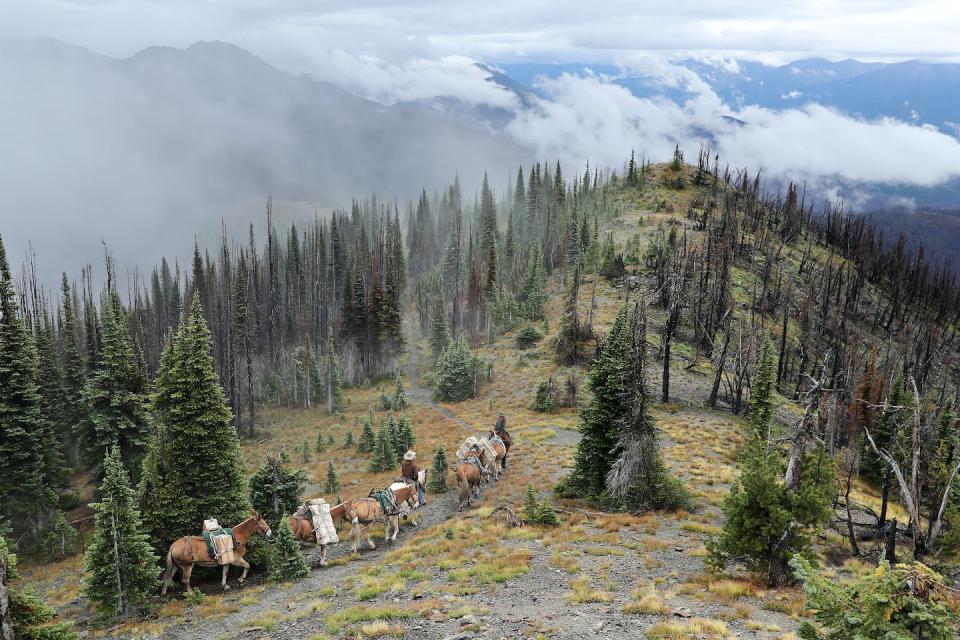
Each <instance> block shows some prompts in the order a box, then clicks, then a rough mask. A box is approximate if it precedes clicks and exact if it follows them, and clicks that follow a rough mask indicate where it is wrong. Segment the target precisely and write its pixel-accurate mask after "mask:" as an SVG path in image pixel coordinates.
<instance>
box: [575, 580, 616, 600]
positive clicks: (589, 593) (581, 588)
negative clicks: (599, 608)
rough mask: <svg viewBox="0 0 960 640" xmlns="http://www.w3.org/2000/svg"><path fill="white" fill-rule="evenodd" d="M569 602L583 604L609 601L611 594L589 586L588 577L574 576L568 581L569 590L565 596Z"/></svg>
mask: <svg viewBox="0 0 960 640" xmlns="http://www.w3.org/2000/svg"><path fill="white" fill-rule="evenodd" d="M566 599H567V602H568V603H570V604H583V603H586V602H610V601H611V600H612V599H613V596H612V595H610V594H609V593H607V592H606V591H602V590H600V589H594V588H593V587H591V586H590V579H589V578H587V577H581V578H575V579H574V580H571V581H570V591H569V592H568V593H567V596H566Z"/></svg>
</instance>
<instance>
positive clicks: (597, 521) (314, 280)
mask: <svg viewBox="0 0 960 640" xmlns="http://www.w3.org/2000/svg"><path fill="white" fill-rule="evenodd" d="M491 175H492V174H491ZM762 184H763V182H762V177H761V176H760V175H758V174H756V173H751V172H749V171H746V170H735V169H731V168H729V167H725V166H724V165H723V164H722V162H721V160H720V159H719V158H717V157H716V156H714V155H712V154H711V153H710V152H709V150H706V149H704V150H702V151H701V153H700V156H699V158H698V161H697V163H696V165H691V164H686V163H685V162H684V158H683V156H682V154H681V152H680V150H679V148H678V149H677V151H676V153H675V156H674V158H673V161H672V162H669V163H664V164H652V163H650V162H648V161H646V160H643V159H640V158H637V157H635V156H631V157H630V158H629V159H627V160H626V161H625V162H624V165H623V166H622V167H620V168H618V169H617V170H609V169H607V170H599V169H596V168H593V167H590V166H589V165H586V166H585V167H584V168H583V169H578V170H576V171H575V172H572V173H571V170H570V169H569V168H566V167H561V166H560V164H559V163H556V164H554V163H550V164H539V163H538V164H534V165H533V166H530V167H521V168H519V169H517V171H516V174H515V177H514V178H513V179H511V180H510V181H509V183H508V184H506V185H496V184H492V183H491V181H490V180H489V179H488V177H487V176H486V175H484V176H483V180H482V187H481V189H480V190H479V191H478V192H477V193H476V194H466V193H463V192H462V189H461V187H460V183H459V181H458V180H454V181H453V182H452V184H450V185H449V187H447V188H445V189H442V190H438V191H436V192H433V193H428V192H426V191H423V192H422V193H421V195H420V197H419V199H418V200H417V201H416V202H410V203H405V204H403V205H402V206H401V205H396V204H394V203H385V202H382V201H380V200H378V199H377V198H376V197H373V196H370V197H361V198H359V199H356V200H354V201H353V202H352V204H351V206H350V207H349V208H347V209H342V210H341V209H338V210H335V211H334V212H333V213H332V214H330V215H329V216H319V215H318V216H316V217H315V218H314V219H310V220H303V221H297V222H296V223H295V224H293V225H291V226H290V227H289V228H282V229H278V228H275V224H274V220H273V214H272V204H271V202H270V201H269V200H268V201H267V202H266V206H265V212H264V217H263V218H262V219H261V220H258V221H256V222H254V223H253V224H251V225H250V227H249V228H244V229H229V230H225V232H224V236H223V238H222V241H221V242H220V243H219V244H218V245H217V246H210V247H205V246H200V245H199V244H198V245H197V246H195V247H194V250H193V259H192V261H191V262H190V264H185V265H180V264H178V263H177V262H176V261H174V260H164V261H163V262H162V263H161V264H159V265H157V266H156V267H155V268H153V269H151V270H149V271H144V272H143V273H144V274H148V275H140V274H137V275H134V276H133V277H131V278H127V279H125V278H123V277H121V276H120V275H119V274H117V273H116V272H115V269H114V268H113V261H112V259H111V257H110V253H109V252H107V254H106V257H105V261H104V265H103V266H102V267H101V266H97V267H88V268H87V269H86V270H84V272H83V273H80V274H64V275H63V278H62V285H61V288H60V289H59V290H58V291H48V290H46V289H45V288H44V287H43V285H42V282H41V281H40V280H39V278H38V277H37V273H38V269H37V266H36V265H35V264H34V263H33V262H31V263H29V264H28V265H27V267H26V269H25V270H24V272H23V273H22V274H21V275H19V276H15V275H14V274H13V273H12V272H11V268H10V260H9V259H8V257H7V256H6V255H5V254H3V255H0V258H2V259H0V303H2V318H0V517H2V518H3V519H2V521H0V532H2V534H3V538H4V539H6V540H7V542H6V543H5V544H6V545H8V546H10V545H14V546H15V547H16V549H17V552H18V553H19V555H20V569H19V571H20V575H21V576H22V577H21V578H19V579H18V580H13V581H10V582H9V585H10V589H11V593H13V594H14V595H15V596H16V595H17V594H20V593H24V592H25V591H24V590H25V588H26V587H27V585H28V583H33V584H35V585H36V586H37V587H38V589H39V590H40V592H41V594H42V595H43V596H44V597H45V598H46V599H47V600H48V601H49V602H50V603H51V604H53V605H55V606H56V607H57V614H58V617H57V619H56V621H54V622H50V621H48V619H49V617H50V615H52V612H49V611H46V610H44V609H42V608H41V607H40V606H39V605H37V607H36V611H38V612H41V613H39V614H38V615H37V616H35V617H34V618H35V619H29V620H28V619H27V617H25V616H24V615H23V614H22V609H20V610H17V609H14V614H17V615H19V618H17V619H13V622H12V624H13V625H19V627H17V628H19V630H20V631H19V632H20V633H21V635H23V637H32V636H30V635H27V634H28V633H29V632H27V631H25V630H26V629H27V628H28V627H36V626H37V625H39V626H40V627H42V628H44V629H46V630H47V631H48V632H49V633H50V634H59V635H50V636H47V637H69V636H70V634H71V633H72V631H71V630H70V629H68V628H62V627H57V626H53V625H56V624H57V622H59V621H60V620H63V621H67V620H74V621H76V623H77V626H76V627H75V628H74V630H82V631H87V630H89V631H91V632H93V633H95V634H97V635H104V636H111V637H125V636H130V637H170V638H187V637H197V635H199V634H204V635H211V634H212V635H214V636H216V637H240V636H241V635H246V634H254V635H253V636H252V637H290V636H291V635H292V636H294V637H313V638H320V637H355V636H361V637H386V636H395V637H403V636H405V635H408V636H409V637H429V638H433V637H437V638H444V637H453V636H456V637H464V638H465V637H472V636H473V635H475V634H476V635H478V636H479V635H484V634H488V633H493V634H496V635H497V636H499V635H507V634H512V633H514V632H515V633H517V634H520V635H522V636H524V637H554V636H556V637H585V636H586V635H594V634H596V633H598V632H603V633H607V632H609V633H611V634H617V635H621V634H631V635H641V634H642V635H644V636H645V637H650V638H694V637H706V638H729V637H751V638H772V637H795V636H794V635H793V634H794V633H799V634H801V635H802V637H831V638H844V637H852V636H851V635H844V634H845V633H847V632H849V633H854V632H858V633H861V635H862V636H863V637H881V636H880V635H877V634H879V633H880V632H881V631H882V632H887V631H890V630H893V631H896V632H903V633H908V632H909V633H917V632H918V630H919V632H921V635H923V637H931V638H948V637H954V635H955V634H956V633H957V632H958V630H960V618H958V617H957V611H958V607H960V600H958V598H957V595H956V594H957V592H956V587H957V584H956V554H957V552H958V550H960V498H958V497H957V495H956V492H955V491H954V490H953V489H955V485H956V484H957V477H956V476H957V470H958V466H960V459H958V458H957V456H956V451H955V450H956V445H957V438H958V431H957V427H958V425H957V418H956V414H955V409H954V407H955V404H956V401H957V400H958V399H960V371H958V369H957V364H958V357H960V348H958V347H960V345H958V336H957V330H958V321H960V285H958V283H957V280H956V277H955V275H954V273H953V272H952V271H951V270H950V269H949V268H948V267H941V266H939V264H940V263H939V262H936V263H933V262H929V261H928V260H927V259H926V258H925V253H924V251H923V249H922V248H921V247H919V246H917V245H915V244H914V243H912V242H911V241H910V240H909V239H908V238H907V237H906V236H904V237H902V238H901V240H900V241H899V242H891V241H890V238H889V236H886V237H885V236H884V234H883V233H881V231H880V230H879V229H878V228H877V227H874V226H872V225H871V223H870V222H869V220H866V219H864V218H860V217H855V216H850V215H845V214H844V213H843V212H842V211H840V210H838V209H827V210H825V211H820V210H815V208H814V206H813V204H812V203H810V202H807V201H805V200H804V198H803V195H802V191H801V190H798V189H797V188H796V187H795V186H793V185H791V186H790V187H789V189H787V190H786V191H785V192H784V193H781V194H765V193H763V192H762V189H761V185H762ZM36 259H37V260H43V259H44V257H43V256H39V257H38V258H36ZM94 268H96V269H103V270H105V272H106V274H107V277H106V278H105V284H104V286H103V287H102V288H95V287H94V285H93V282H94V281H95V280H96V279H95V278H94V277H93V269H94ZM125 280H127V281H126V282H125ZM499 414H503V415H504V418H505V420H506V422H507V427H508V429H509V431H510V433H511V436H512V440H513V445H512V447H511V449H510V451H509V454H508V458H507V460H508V464H507V465H506V467H505V468H504V469H503V476H502V478H501V479H500V480H498V481H491V482H490V483H489V484H486V485H485V487H484V488H483V489H482V496H483V497H482V498H481V500H480V503H479V505H474V506H472V507H467V508H465V509H464V510H463V511H462V512H459V511H458V510H457V507H458V506H461V505H462V503H463V502H464V493H463V491H462V490H461V488H460V487H454V484H455V483H457V482H460V481H461V473H460V472H457V474H451V473H449V465H450V464H452V463H454V462H456V457H455V452H456V449H457V447H458V446H459V445H460V443H461V442H462V441H463V439H464V438H465V437H466V436H468V435H470V434H472V433H479V432H483V433H484V434H486V433H487V432H489V431H490V430H491V429H492V428H493V424H494V422H495V421H496V420H497V418H498V415H499ZM412 449H415V450H416V453H417V454H418V456H417V459H418V462H419V465H420V468H421V469H424V468H426V469H431V475H430V476H429V481H428V485H429V493H428V496H427V498H428V499H427V504H426V505H424V506H422V507H421V508H420V509H418V510H417V512H416V515H417V519H418V520H419V521H420V523H419V525H420V526H419V528H418V529H416V530H411V529H409V528H407V526H406V524H407V523H406V521H404V523H403V525H402V531H401V534H400V537H399V538H398V542H397V543H393V545H389V549H390V550H389V552H386V553H384V552H383V551H381V550H379V549H378V550H367V549H364V550H362V551H360V552H358V553H350V552H348V551H347V549H346V547H347V546H349V544H350V541H348V540H347V538H348V536H349V531H350V529H351V524H350V520H349V518H346V519H345V522H344V523H343V525H342V527H341V539H342V540H343V542H341V544H340V545H339V547H337V548H334V549H333V551H332V555H333V556H334V557H333V558H332V560H331V561H330V562H329V563H327V562H326V559H325V556H324V561H323V564H324V565H327V564H329V565H330V566H323V567H320V568H315V570H313V571H311V570H310V567H309V566H308V565H316V564H317V563H316V562H315V560H316V558H317V554H318V553H319V552H316V551H312V550H310V551H306V552H305V556H306V558H305V557H304V552H301V551H300V549H299V547H297V546H296V544H295V543H294V542H293V534H292V533H291V530H290V526H289V525H288V524H287V518H286V516H289V515H290V514H291V513H293V511H294V510H295V509H296V508H297V507H299V506H300V505H301V504H302V503H303V500H304V498H306V497H314V496H318V495H322V496H324V497H326V498H327V500H328V501H329V502H330V503H331V504H336V503H338V502H341V500H344V501H349V500H357V499H361V498H363V497H365V496H366V495H367V494H368V493H369V491H370V489H373V488H382V487H384V486H387V485H388V483H389V482H390V480H391V479H392V478H394V477H396V475H397V474H398V472H399V468H400V467H399V465H400V461H401V459H402V458H403V454H404V453H405V452H406V451H407V450H412ZM85 503H94V506H93V508H92V511H91V509H90V508H89V507H87V506H85ZM251 508H254V509H256V510H257V513H259V514H260V515H262V516H263V518H264V520H265V522H267V523H269V526H270V527H271V529H272V530H273V533H275V534H276V541H275V542H274V543H273V544H264V543H263V542H262V541H261V540H259V539H255V538H254V539H252V540H255V541H254V542H251V545H250V554H249V555H248V559H249V560H250V562H251V564H253V565H254V567H253V570H254V573H253V574H252V577H251V579H252V581H253V582H254V586H245V587H243V588H241V589H238V590H236V591H231V592H226V593H225V594H224V593H223V592H221V590H220V585H219V579H220V578H219V576H220V572H219V571H215V572H211V574H210V575H209V576H204V575H202V574H201V573H200V572H197V573H196V574H195V575H194V586H199V587H200V589H201V591H200V592H198V593H199V594H200V595H196V594H194V595H186V596H182V597H181V595H180V591H179V590H177V588H176V587H174V588H173V591H172V592H170V593H168V594H167V595H166V596H164V597H163V598H160V597H158V596H157V595H156V594H157V593H158V592H159V584H160V583H159V575H160V569H161V565H162V564H163V559H164V558H165V557H166V554H167V548H168V545H169V544H170V543H171V542H173V541H175V540H177V539H178V538H179V537H181V536H183V535H188V534H196V533H198V532H199V530H200V526H201V524H202V520H203V518H206V517H210V516H214V517H218V518H220V520H221V522H222V523H223V524H225V525H226V524H229V525H231V526H232V525H235V524H237V523H239V522H240V521H241V520H243V519H244V518H246V517H247V515H248V513H251V511H250V509H251ZM353 526H356V523H354V525H353ZM381 540H382V539H381ZM378 546H384V545H383V544H381V541H380V540H378ZM7 557H8V551H7V549H6V548H0V561H2V562H0V578H4V580H3V582H2V584H3V586H4V591H0V602H2V600H3V598H5V597H6V594H7V592H6V589H7V585H8V582H7V581H6V579H5V575H6V573H5V572H6V571H7V569H6V567H8V566H13V565H14V564H15V563H14V562H9V561H7ZM81 557H82V558H83V559H82V560H81ZM158 558H159V562H158ZM884 559H887V560H889V561H890V564H889V565H885V564H881V565H880V566H881V568H880V569H877V568H876V567H877V564H878V562H880V561H882V560H884ZM914 561H916V562H914ZM895 562H903V563H906V564H903V565H897V566H896V567H894V566H893V565H894V563H895ZM921 562H923V563H926V564H920V563H921ZM82 564H83V565H84V570H83V571H84V576H85V578H84V583H83V585H82V588H80V586H79V585H76V584H74V583H73V582H72V581H71V579H70V578H69V577H67V576H68V575H70V572H71V571H72V572H76V571H77V570H78V569H80V568H81V565H82ZM927 565H929V566H931V567H933V569H935V570H936V572H935V571H934V570H933V569H929V568H928V567H927ZM234 571H237V570H236V569H234ZM213 574H216V575H215V576H214V575H213ZM113 575H116V579H115V580H113V579H108V578H109V577H110V576H113ZM232 580H233V579H232V578H231V583H233V582H232ZM273 581H276V582H278V583H279V584H274V583H273ZM853 582H855V583H856V584H857V585H858V586H857V587H856V589H854V588H853V587H849V589H850V590H849V592H848V591H842V590H844V589H848V587H846V586H844V585H847V584H850V583H853ZM233 584H236V583H233ZM917 585H919V586H917ZM801 587H802V588H803V589H805V592H803V591H801ZM907 592H909V594H907ZM202 594H206V595H202ZM874 594H876V595H877V598H886V600H882V601H883V602H893V604H890V605H889V606H886V607H879V608H875V609H874V608H871V607H872V606H873V605H869V604H867V603H866V601H867V600H868V599H869V598H871V597H872V596H873V595H874ZM805 598H806V600H805ZM859 598H862V599H863V602H860V601H859V600H858V601H857V602H860V604H857V605H855V606H856V607H857V610H858V611H860V612H861V613H862V616H861V618H860V619H858V620H857V621H852V620H850V619H846V618H844V617H843V616H842V615H841V614H842V611H843V608H844V607H842V606H838V605H837V602H844V603H849V602H852V601H854V599H859ZM877 601H878V602H879V601H881V600H877ZM844 606H847V607H849V606H850V605H849V604H845V605H844ZM915 614H916V615H915ZM911 616H913V617H911ZM921 618H922V620H921ZM811 624H812V625H813V626H811ZM844 625H846V626H844ZM918 625H919V626H918ZM817 633H820V634H824V635H820V636H818V635H816V634H817ZM829 633H833V634H834V635H826V634H829ZM810 634H814V635H810ZM938 634H939V635H938ZM895 637H900V636H895ZM904 637H906V636H904Z"/></svg>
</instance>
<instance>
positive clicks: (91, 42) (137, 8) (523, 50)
mask: <svg viewBox="0 0 960 640" xmlns="http://www.w3.org/2000/svg"><path fill="white" fill-rule="evenodd" d="M958 29H960V3H958V2H956V0H922V1H909V0H847V1H837V0H802V1H800V0H779V1H773V2H771V1H769V0H766V1H764V2H753V1H751V2H746V1H744V0H725V1H713V0H708V1H700V2H693V1H689V0H672V1H669V2H664V1H663V0H653V1H650V0H606V1H605V0H601V1H600V2H583V0H522V1H519V2H518V1H517V0H512V1H510V2H504V1H503V0H484V1H482V2H476V1H475V0H471V1H470V2H463V1H460V0H427V1H422V2H403V1H398V0H335V1H331V0H3V2H2V3H0V38H4V39H10V38H23V37H37V36H49V37H54V38H59V39H62V40H65V41H68V42H73V43H75V44H80V45H83V46H86V47H89V48H92V49H94V50H96V51H99V52H101V53H106V54H110V55H120V56H122V55H129V54H131V53H133V52H135V51H136V50H138V49H141V48H144V47H147V46H151V45H170V46H186V45H189V44H191V43H192V42H195V41H197V40H214V39H217V40H225V41H228V42H232V43H234V44H237V45H240V46H243V47H245V48H248V49H251V50H253V51H254V52H256V53H258V54H260V55H262V56H264V57H265V58H267V59H268V60H269V61H271V62H273V63H274V64H278V65H281V66H285V67H288V68H289V67H301V68H302V69H303V70H307V69H312V70H314V71H316V70H317V69H318V68H322V67H323V66H325V65H329V64H334V65H336V64H337V63H336V57H337V55H338V52H341V53H340V55H342V53H343V52H346V53H347V54H349V55H351V56H374V57H377V58H380V59H382V60H390V61H391V62H394V63H398V62H399V61H402V60H404V59H409V58H423V57H426V58H437V57H441V56H448V55H466V56H471V57H474V58H480V59H485V60H501V61H505V60H518V59H537V60H563V61H587V62H596V61H615V60H616V59H617V58H618V57H619V56H621V55H622V54H625V53H629V52H632V51H638V50H643V51H658V52H666V53H670V52H676V51H684V52H686V51H695V52H702V53H710V54H716V55H722V56H736V57H750V58H759V59H763V60H768V61H786V60H787V59H791V58H795V57H798V56H806V55H822V56H827V57H831V58H837V57H846V56H851V57H857V58H862V59H902V58H913V57H921V58H929V59H949V60H957V59H960V51H958V47H957V40H956V37H957V32H958Z"/></svg>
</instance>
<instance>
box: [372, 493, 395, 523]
mask: <svg viewBox="0 0 960 640" xmlns="http://www.w3.org/2000/svg"><path fill="white" fill-rule="evenodd" d="M369 497H370V498H373V499H374V500H376V501H377V502H379V503H380V509H382V510H383V513H384V515H388V516H395V515H397V514H398V513H400V507H399V506H398V505H397V496H395V495H394V493H393V491H391V490H390V489H374V490H373V491H371V492H370V496H369Z"/></svg>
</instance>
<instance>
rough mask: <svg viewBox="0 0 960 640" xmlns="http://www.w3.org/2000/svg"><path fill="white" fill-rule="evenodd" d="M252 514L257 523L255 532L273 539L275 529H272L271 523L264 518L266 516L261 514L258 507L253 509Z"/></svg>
mask: <svg viewBox="0 0 960 640" xmlns="http://www.w3.org/2000/svg"><path fill="white" fill-rule="evenodd" d="M250 515H251V517H253V521H254V523H255V524H256V528H255V529H254V532H255V533H258V534H260V535H261V536H263V537H264V538H266V539H267V540H271V539H273V531H271V530H270V524H269V523H268V522H267V521H266V519H264V517H263V516H262V515H260V513H259V512H258V511H257V510H256V509H251V510H250Z"/></svg>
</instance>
